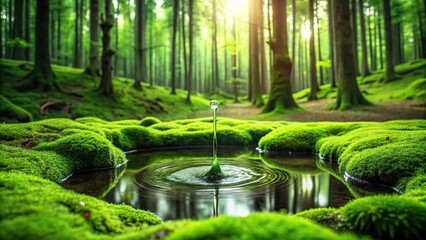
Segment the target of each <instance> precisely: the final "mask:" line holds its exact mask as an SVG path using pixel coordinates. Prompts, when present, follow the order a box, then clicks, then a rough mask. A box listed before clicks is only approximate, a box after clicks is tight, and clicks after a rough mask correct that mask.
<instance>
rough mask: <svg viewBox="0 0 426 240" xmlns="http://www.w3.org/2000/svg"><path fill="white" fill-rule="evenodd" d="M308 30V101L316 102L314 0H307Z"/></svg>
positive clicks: (317, 88)
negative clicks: (309, 82)
mask: <svg viewBox="0 0 426 240" xmlns="http://www.w3.org/2000/svg"><path fill="white" fill-rule="evenodd" d="M309 28H310V31H311V35H310V37H309V60H310V61H309V62H310V64H309V71H310V80H311V92H310V93H309V96H308V100H316V99H318V97H317V92H318V90H319V87H318V80H317V68H316V65H317V63H316V56H315V32H314V0H309Z"/></svg>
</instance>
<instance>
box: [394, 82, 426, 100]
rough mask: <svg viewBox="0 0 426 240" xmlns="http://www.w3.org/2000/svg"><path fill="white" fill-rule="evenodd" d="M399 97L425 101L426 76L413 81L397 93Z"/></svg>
mask: <svg viewBox="0 0 426 240" xmlns="http://www.w3.org/2000/svg"><path fill="white" fill-rule="evenodd" d="M398 98H399V99H406V100H421V101H426V78H420V79H417V80H415V81H413V82H412V83H411V84H410V85H409V86H408V87H407V88H405V89H404V90H403V91H401V93H400V94H398Z"/></svg>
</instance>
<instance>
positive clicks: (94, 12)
mask: <svg viewBox="0 0 426 240" xmlns="http://www.w3.org/2000/svg"><path fill="white" fill-rule="evenodd" d="M85 73H87V74H89V75H90V76H100V72H99V0H90V50H89V66H88V67H87V68H86V70H85Z"/></svg>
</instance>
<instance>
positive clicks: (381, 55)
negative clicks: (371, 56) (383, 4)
mask: <svg viewBox="0 0 426 240" xmlns="http://www.w3.org/2000/svg"><path fill="white" fill-rule="evenodd" d="M379 11H380V8H378V9H377V15H376V17H377V24H376V25H377V28H378V29H377V31H378V34H379V57H380V68H381V69H384V63H383V40H382V38H383V37H382V20H381V18H380V13H379Z"/></svg>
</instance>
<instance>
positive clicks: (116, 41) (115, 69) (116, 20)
mask: <svg viewBox="0 0 426 240" xmlns="http://www.w3.org/2000/svg"><path fill="white" fill-rule="evenodd" d="M116 14H117V18H115V52H116V53H115V55H114V69H113V70H114V76H118V15H119V14H120V1H117V10H116Z"/></svg>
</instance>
